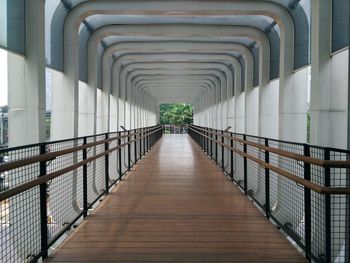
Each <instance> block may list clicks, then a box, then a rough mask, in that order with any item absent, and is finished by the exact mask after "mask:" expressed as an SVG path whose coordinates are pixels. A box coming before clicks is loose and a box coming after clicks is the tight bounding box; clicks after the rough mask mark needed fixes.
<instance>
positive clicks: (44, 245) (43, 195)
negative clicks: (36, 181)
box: [40, 143, 48, 258]
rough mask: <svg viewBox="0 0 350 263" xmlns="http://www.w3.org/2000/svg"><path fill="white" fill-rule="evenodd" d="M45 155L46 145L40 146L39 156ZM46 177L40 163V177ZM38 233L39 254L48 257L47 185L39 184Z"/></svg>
mask: <svg viewBox="0 0 350 263" xmlns="http://www.w3.org/2000/svg"><path fill="white" fill-rule="evenodd" d="M45 153H46V144H45V143H43V144H41V145H40V155H42V154H45ZM45 175H46V161H41V162H40V177H41V176H45ZM40 231H41V253H42V258H47V256H48V242H47V237H48V236H47V232H48V229H47V183H42V184H40Z"/></svg>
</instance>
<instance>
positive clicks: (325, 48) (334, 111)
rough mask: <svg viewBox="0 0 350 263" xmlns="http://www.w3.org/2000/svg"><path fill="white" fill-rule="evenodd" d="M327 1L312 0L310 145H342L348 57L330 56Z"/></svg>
mask: <svg viewBox="0 0 350 263" xmlns="http://www.w3.org/2000/svg"><path fill="white" fill-rule="evenodd" d="M330 10H331V1H330V0H323V1H313V2H312V15H311V16H312V23H311V24H312V28H311V29H312V31H311V32H312V49H311V103H310V104H311V105H310V114H311V144H316V145H322V146H330V147H339V148H345V147H346V145H347V143H348V139H347V137H348V131H347V120H348V119H347V116H346V115H347V110H348V101H347V95H348V94H347V90H348V83H347V81H348V76H347V68H346V67H348V56H347V55H346V52H348V51H343V52H341V53H339V54H335V55H334V56H331V54H330V50H331V44H330V43H331V37H332V36H331V33H330V32H331V26H332V20H331V12H330Z"/></svg>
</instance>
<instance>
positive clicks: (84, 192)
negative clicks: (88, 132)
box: [83, 137, 88, 218]
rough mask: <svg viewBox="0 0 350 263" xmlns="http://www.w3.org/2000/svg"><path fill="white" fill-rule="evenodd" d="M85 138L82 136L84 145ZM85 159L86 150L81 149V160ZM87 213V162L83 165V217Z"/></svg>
mask: <svg viewBox="0 0 350 263" xmlns="http://www.w3.org/2000/svg"><path fill="white" fill-rule="evenodd" d="M86 143H87V139H86V137H84V139H83V145H86ZM86 159H87V150H86V148H84V149H83V161H84V160H86ZM87 213H88V198H87V164H84V165H83V217H84V218H85V217H87Z"/></svg>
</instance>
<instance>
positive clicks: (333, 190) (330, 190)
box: [189, 126, 350, 194]
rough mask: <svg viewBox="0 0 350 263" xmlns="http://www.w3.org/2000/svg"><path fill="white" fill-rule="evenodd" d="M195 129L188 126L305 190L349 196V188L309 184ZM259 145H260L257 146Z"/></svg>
mask: <svg viewBox="0 0 350 263" xmlns="http://www.w3.org/2000/svg"><path fill="white" fill-rule="evenodd" d="M196 128H197V127H195V128H192V127H191V126H189V129H191V130H192V131H194V132H196V133H198V134H200V135H201V136H203V137H205V138H208V139H209V140H211V141H213V142H215V143H217V144H219V145H222V146H224V147H225V148H227V149H230V150H232V151H234V152H236V153H237V154H239V155H241V156H244V157H246V158H247V159H249V160H251V161H254V162H256V163H258V164H260V165H261V166H263V167H265V168H267V169H269V170H271V171H274V172H276V173H277V174H279V175H281V176H283V177H286V178H288V179H290V180H292V181H294V182H295V183H298V184H300V185H303V186H304V187H306V188H308V189H310V190H313V191H315V192H317V193H319V194H350V187H325V186H320V185H318V184H316V183H313V182H310V181H308V180H305V179H304V178H300V177H299V176H296V175H294V174H292V173H290V172H287V171H285V170H283V169H281V168H279V167H276V166H274V165H272V164H270V163H266V162H265V161H263V160H260V159H259V158H256V157H254V156H252V155H250V154H248V153H245V152H243V151H240V150H238V149H236V148H234V147H231V146H228V145H226V144H225V143H222V142H221V141H218V140H215V139H214V138H211V137H209V136H207V135H205V134H203V133H201V132H200V131H198V130H196ZM199 130H203V129H200V128H199ZM204 131H206V130H204ZM206 132H207V131H206ZM214 134H217V135H220V136H222V134H220V133H214ZM230 138H232V139H233V137H230ZM239 140H240V141H243V142H241V143H244V142H246V141H245V140H241V139H239ZM259 145H261V144H259ZM270 148H271V147H270ZM272 149H274V150H275V149H276V148H272ZM283 156H284V155H283ZM290 158H291V157H290Z"/></svg>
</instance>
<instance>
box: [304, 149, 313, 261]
mask: <svg viewBox="0 0 350 263" xmlns="http://www.w3.org/2000/svg"><path fill="white" fill-rule="evenodd" d="M304 156H307V157H310V146H309V145H308V144H304ZM310 171H311V170H310V163H307V162H304V179H305V180H307V181H310V180H311V176H310ZM304 217H305V219H304V221H305V238H304V240H305V256H306V258H307V259H308V260H309V261H311V257H310V254H311V190H310V188H307V187H304Z"/></svg>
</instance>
